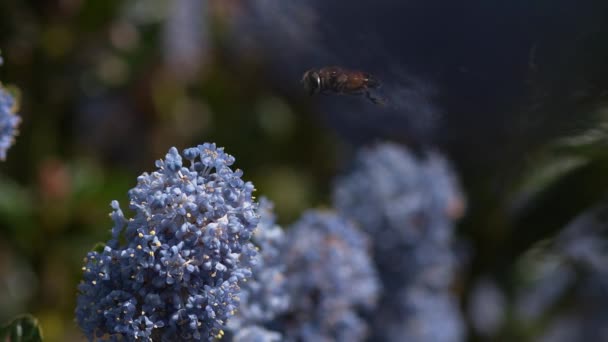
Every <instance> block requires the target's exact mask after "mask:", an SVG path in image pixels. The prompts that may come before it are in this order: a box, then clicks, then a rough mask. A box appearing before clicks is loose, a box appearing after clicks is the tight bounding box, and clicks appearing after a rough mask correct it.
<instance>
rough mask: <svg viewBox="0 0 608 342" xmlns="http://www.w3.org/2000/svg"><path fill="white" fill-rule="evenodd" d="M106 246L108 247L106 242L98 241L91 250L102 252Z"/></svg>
mask: <svg viewBox="0 0 608 342" xmlns="http://www.w3.org/2000/svg"><path fill="white" fill-rule="evenodd" d="M104 248H106V244H105V243H103V242H98V243H96V244H95V245H94V246H93V248H92V249H91V250H92V251H93V252H97V253H101V252H103V249H104Z"/></svg>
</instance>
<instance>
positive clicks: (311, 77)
mask: <svg viewBox="0 0 608 342" xmlns="http://www.w3.org/2000/svg"><path fill="white" fill-rule="evenodd" d="M302 86H304V90H306V92H307V93H308V94H309V95H313V94H316V93H319V92H320V91H321V78H320V77H319V73H318V72H316V71H315V70H308V71H307V72H305V73H304V76H302Z"/></svg>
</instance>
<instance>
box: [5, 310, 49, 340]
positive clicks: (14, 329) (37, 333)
mask: <svg viewBox="0 0 608 342" xmlns="http://www.w3.org/2000/svg"><path fill="white" fill-rule="evenodd" d="M0 339H1V340H2V342H36V341H42V329H41V328H40V325H39V324H38V320H37V319H36V318H35V317H34V316H32V315H22V316H19V317H17V318H15V319H13V320H12V321H11V322H10V323H8V324H6V325H4V326H2V327H0Z"/></svg>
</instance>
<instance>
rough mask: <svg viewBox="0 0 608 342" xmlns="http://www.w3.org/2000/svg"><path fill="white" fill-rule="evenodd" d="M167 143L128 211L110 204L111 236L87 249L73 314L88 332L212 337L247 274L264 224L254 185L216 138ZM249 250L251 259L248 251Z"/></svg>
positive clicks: (171, 337) (140, 182) (131, 337)
mask: <svg viewBox="0 0 608 342" xmlns="http://www.w3.org/2000/svg"><path fill="white" fill-rule="evenodd" d="M183 156H184V158H185V159H187V160H189V166H185V165H183V163H182V156H181V155H180V154H179V153H178V151H177V149H176V148H171V149H170V150H169V152H168V153H167V155H166V157H165V159H164V160H158V161H157V162H156V167H157V168H158V169H157V170H156V171H155V172H152V173H151V174H148V173H144V174H142V175H141V176H140V177H138V179H137V181H138V182H137V186H136V187H135V188H133V189H131V190H130V191H129V198H130V204H129V207H130V209H131V210H133V211H134V212H135V215H134V216H133V217H132V218H128V219H127V218H126V217H125V216H124V215H123V212H122V211H121V209H120V207H119V205H118V202H116V201H113V202H112V208H113V209H114V212H113V213H112V215H111V216H112V218H113V220H114V227H113V229H112V239H111V240H110V241H109V242H108V243H107V245H106V246H105V248H104V250H103V251H101V252H95V251H94V252H89V253H88V255H87V257H86V258H85V266H84V267H83V270H84V275H83V281H82V282H81V284H80V286H79V288H78V289H79V296H78V304H77V308H76V319H77V321H78V324H79V325H80V327H81V329H82V330H83V331H84V333H85V334H86V336H87V337H88V338H89V339H91V340H92V339H95V338H96V337H102V336H105V337H110V338H112V339H114V340H127V341H133V340H150V341H151V340H154V341H176V340H197V341H200V340H212V339H214V338H219V337H221V336H222V335H223V334H224V332H223V330H222V329H223V327H224V326H225V325H226V322H227V320H228V319H229V318H230V317H231V316H233V315H234V313H235V311H236V309H237V307H238V299H239V298H238V296H239V290H240V285H241V284H242V283H243V282H244V281H245V280H246V279H247V278H249V277H250V276H251V271H250V269H249V267H248V266H247V264H249V263H250V262H247V263H244V262H243V259H244V258H247V257H250V258H254V257H255V249H254V248H253V247H252V246H249V245H248V244H249V243H250V242H249V240H250V238H251V235H252V234H253V230H254V228H255V227H256V226H257V224H258V219H259V218H258V215H257V204H256V203H255V202H254V201H253V199H252V191H253V190H254V188H253V185H252V184H251V183H249V182H244V181H243V180H242V179H241V176H242V174H243V172H242V171H240V170H236V171H233V170H232V169H230V167H229V166H230V165H232V164H233V163H234V158H233V157H232V156H230V155H228V154H226V153H224V150H223V149H222V148H217V147H216V146H215V144H203V145H199V146H198V147H195V148H189V149H186V150H184V152H183ZM245 252H246V254H247V255H246V256H242V254H244V253H245Z"/></svg>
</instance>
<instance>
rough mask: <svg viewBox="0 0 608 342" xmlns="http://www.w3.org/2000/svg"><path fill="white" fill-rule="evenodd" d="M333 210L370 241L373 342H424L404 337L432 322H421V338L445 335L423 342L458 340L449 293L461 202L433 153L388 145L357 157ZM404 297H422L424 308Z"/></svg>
mask: <svg viewBox="0 0 608 342" xmlns="http://www.w3.org/2000/svg"><path fill="white" fill-rule="evenodd" d="M333 202H334V206H335V208H336V209H337V210H338V212H340V213H341V214H342V215H343V216H345V217H348V218H350V219H352V220H353V221H355V222H356V223H357V224H358V225H359V226H360V227H361V229H362V230H363V231H365V232H366V233H368V234H369V236H370V237H371V239H372V243H373V247H374V262H375V264H376V267H377V268H378V271H379V274H380V277H381V279H382V286H383V290H384V291H383V296H382V297H381V299H380V303H379V305H378V308H379V310H378V312H376V313H374V323H373V334H374V338H376V339H379V340H394V339H397V340H408V339H407V338H406V337H407V336H410V338H411V340H412V341H419V340H420V341H424V338H421V339H416V338H415V336H427V335H426V331H427V329H426V328H424V327H422V328H420V329H422V330H421V331H418V332H415V331H412V332H411V334H408V333H407V331H406V330H405V329H407V327H409V326H411V327H414V326H417V325H419V324H408V323H407V322H421V321H422V320H419V319H418V318H424V317H427V318H429V319H433V320H432V321H427V320H424V323H425V324H427V327H428V328H429V329H430V330H428V331H429V332H433V329H432V327H434V326H436V327H440V326H444V327H446V328H445V329H443V331H445V332H446V334H444V335H441V336H439V335H435V337H434V338H432V339H431V340H433V341H460V340H462V339H463V338H464V324H463V322H462V318H461V317H460V313H459V312H458V310H457V309H456V308H457V306H455V305H454V304H453V303H454V299H452V298H451V295H450V294H449V291H450V286H451V284H452V282H453V279H454V275H455V272H456V267H457V265H458V258H457V256H456V253H455V252H454V249H453V246H452V244H453V235H454V234H453V233H454V224H453V221H454V220H455V219H457V218H459V217H460V216H461V215H462V214H463V211H464V207H465V200H464V196H463V195H462V193H461V191H460V188H459V186H458V183H457V181H456V178H455V176H454V174H453V172H452V170H451V168H450V167H449V164H448V163H447V162H446V161H445V159H444V158H443V157H442V156H441V155H440V154H438V153H436V152H428V153H426V154H425V155H424V156H416V155H414V154H412V153H410V152H409V151H408V150H407V149H406V148H405V147H402V146H400V145H397V144H390V143H384V144H378V145H376V146H374V147H372V148H369V149H364V150H362V151H360V152H359V153H358V155H357V158H356V160H355V163H354V166H353V167H352V169H351V170H350V173H349V174H347V175H345V176H343V177H342V178H340V179H338V181H337V182H336V184H335V188H334V193H333ZM412 293H423V294H424V295H425V297H424V300H423V299H422V298H421V299H420V300H415V298H413V297H411V296H410V295H409V294H412ZM398 296H399V297H402V299H400V300H397V299H396V297H398ZM433 296H436V297H435V298H433ZM427 304H428V305H429V307H428V308H426V307H425V305H427ZM440 309H441V310H444V312H443V313H439V312H436V311H435V310H440ZM429 313H433V314H432V315H430V314H429ZM429 324H430V325H429ZM448 332H450V333H448ZM413 336H414V337H413ZM428 336H430V335H428Z"/></svg>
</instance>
